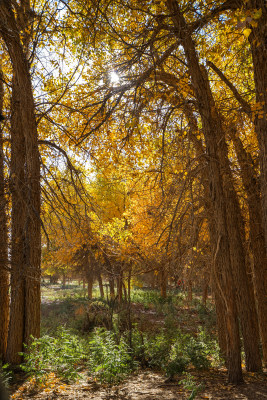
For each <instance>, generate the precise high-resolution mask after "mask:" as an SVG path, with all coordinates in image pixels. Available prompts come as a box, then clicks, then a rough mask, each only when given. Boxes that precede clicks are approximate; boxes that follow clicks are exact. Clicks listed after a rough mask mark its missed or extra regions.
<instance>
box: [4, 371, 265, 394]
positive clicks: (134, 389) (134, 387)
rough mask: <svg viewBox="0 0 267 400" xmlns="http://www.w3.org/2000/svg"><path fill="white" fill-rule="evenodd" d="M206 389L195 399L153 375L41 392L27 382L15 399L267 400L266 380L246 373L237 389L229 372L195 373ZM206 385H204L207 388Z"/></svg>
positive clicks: (52, 388)
mask: <svg viewBox="0 0 267 400" xmlns="http://www.w3.org/2000/svg"><path fill="white" fill-rule="evenodd" d="M193 375H194V378H195V379H196V383H199V384H200V385H202V386H203V389H202V390H201V391H200V392H199V393H197V394H196V395H194V393H193V394H192V391H191V390H185V389H184V388H183V386H182V385H179V383H178V382H179V378H177V379H175V380H174V381H173V382H166V379H165V377H164V376H163V375H162V374H159V373H153V372H151V371H144V372H140V373H139V374H136V375H133V376H131V377H130V378H129V379H127V380H125V381H124V382H123V383H121V384H120V385H116V386H108V385H103V384H97V383H96V382H94V381H90V380H84V381H80V382H78V383H77V382H76V383H75V384H74V383H73V384H63V383H61V384H60V383H58V384H57V385H54V384H52V385H51V386H50V387H46V388H45V389H40V388H38V386H35V385H32V384H31V382H29V381H26V382H25V383H24V384H22V385H21V386H20V387H19V388H17V389H16V390H15V392H14V393H13V395H12V399H14V400H15V399H16V400H24V399H34V400H53V399H62V400H63V399H64V400H76V399H90V400H189V399H190V400H191V399H192V400H193V399H195V400H200V399H210V400H266V399H267V382H266V379H265V378H264V376H262V375H257V376H256V375H255V374H251V373H250V374H249V373H245V374H244V375H245V376H244V378H245V383H244V384H242V385H238V386H234V385H229V384H227V383H226V381H227V377H226V372H225V371H218V370H212V371H211V370H209V371H205V372H203V371H202V372H199V371H198V372H196V371H194V373H193ZM203 383H204V384H203Z"/></svg>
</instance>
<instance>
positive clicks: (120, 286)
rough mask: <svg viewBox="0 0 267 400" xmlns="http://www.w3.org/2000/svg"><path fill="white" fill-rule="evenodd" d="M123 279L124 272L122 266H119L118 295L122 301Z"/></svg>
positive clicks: (119, 300)
mask: <svg viewBox="0 0 267 400" xmlns="http://www.w3.org/2000/svg"><path fill="white" fill-rule="evenodd" d="M122 281H123V272H122V269H121V267H119V272H118V275H117V296H118V302H119V303H121V302H122Z"/></svg>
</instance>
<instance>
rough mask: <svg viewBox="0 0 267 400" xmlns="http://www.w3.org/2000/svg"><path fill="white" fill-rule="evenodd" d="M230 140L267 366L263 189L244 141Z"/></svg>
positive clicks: (266, 267) (266, 266)
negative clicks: (242, 192)
mask: <svg viewBox="0 0 267 400" xmlns="http://www.w3.org/2000/svg"><path fill="white" fill-rule="evenodd" d="M231 138H232V141H233V143H234V148H235V152H236V155H237V159H238V163H239V165H240V170H241V177H242V182H243V186H244V189H245V192H246V194H247V204H248V210H249V227H250V243H251V250H252V255H253V261H252V273H253V285H254V290H255V299H256V303H257V310H258V317H259V328H260V336H261V342H262V351H263V361H264V363H265V364H266V365H267V329H266V327H267V297H266V293H267V257H266V254H265V240H264V229H263V221H262V209H261V196H260V187H259V182H258V178H257V174H256V172H255V170H254V167H253V162H252V158H251V156H250V154H249V153H248V152H247V151H246V150H245V148H244V146H243V143H242V141H241V139H240V138H239V137H238V136H237V135H236V134H235V132H233V134H232V135H231Z"/></svg>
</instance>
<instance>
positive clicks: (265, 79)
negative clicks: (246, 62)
mask: <svg viewBox="0 0 267 400" xmlns="http://www.w3.org/2000/svg"><path fill="white" fill-rule="evenodd" d="M244 7H245V9H246V10H247V11H248V12H250V13H251V14H249V15H251V16H252V15H253V14H254V12H255V10H261V13H262V15H261V18H260V19H259V20H257V24H255V25H254V26H250V28H251V30H252V31H251V33H250V35H249V42H250V48H251V53H252V60H253V68H254V81H255V90H256V102H257V104H258V105H259V106H260V110H259V112H257V113H256V112H255V115H253V117H254V124H255V130H256V133H257V136H258V141H259V150H260V168H261V193H262V216H263V227H264V229H265V246H266V249H267V39H266V38H267V24H266V20H267V4H266V0H248V1H244ZM265 251H266V250H265Z"/></svg>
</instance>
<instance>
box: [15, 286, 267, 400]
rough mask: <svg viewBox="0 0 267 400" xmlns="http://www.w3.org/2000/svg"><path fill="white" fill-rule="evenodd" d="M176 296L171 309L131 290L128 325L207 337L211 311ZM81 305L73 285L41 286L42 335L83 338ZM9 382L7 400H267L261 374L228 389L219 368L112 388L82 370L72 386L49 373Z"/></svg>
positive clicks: (143, 376) (140, 377) (143, 373)
mask: <svg viewBox="0 0 267 400" xmlns="http://www.w3.org/2000/svg"><path fill="white" fill-rule="evenodd" d="M81 294H82V295H81ZM178 296H180V297H181V299H180V300H181V301H180V300H179V299H178V300H179V301H178V302H176V305H175V307H173V304H172V303H171V304H166V303H164V304H161V303H160V302H158V300H156V298H154V299H153V296H152V295H150V294H149V293H148V292H147V293H145V292H144V293H141V292H140V291H137V292H136V293H134V294H133V302H132V310H131V312H132V318H133V320H134V321H135V323H137V324H138V327H139V328H140V329H141V330H143V331H146V332H150V331H151V332H153V331H156V330H158V329H161V328H162V327H165V328H164V329H166V327H170V326H171V329H173V324H175V325H177V326H178V329H182V330H183V331H184V332H188V333H190V334H194V332H196V331H197V329H198V327H199V326H201V327H202V328H203V327H204V328H205V329H207V330H208V331H209V332H213V330H214V328H215V318H214V317H215V315H214V312H213V311H214V310H212V307H210V311H209V312H206V311H207V310H206V311H205V309H203V307H201V304H200V302H199V300H197V299H196V301H195V303H194V302H193V303H192V304H188V302H187V301H186V299H185V298H184V297H183V295H182V293H180V294H179V295H178ZM153 301H154V304H152V302H153ZM86 302H87V300H86V297H85V294H84V293H83V292H82V289H81V288H79V287H78V286H77V285H76V286H75V287H74V286H73V287H72V286H69V287H67V288H65V289H62V288H61V287H60V286H59V285H54V286H49V285H48V286H45V287H43V290H42V331H43V334H47V333H49V334H51V336H52V335H53V330H55V329H56V328H57V327H58V326H65V327H68V328H71V329H75V330H81V331H83V333H82V334H83V335H87V332H84V330H85V325H84V321H85V319H84V317H85V316H84V309H85V308H84V307H85V304H86ZM210 304H211V302H210ZM170 312H171V320H170ZM177 326H176V328H177ZM176 328H175V329H176ZM168 329H169V328H168ZM14 378H15V379H13V383H11V385H10V392H11V393H12V399H13V400H24V399H33V400H37V399H38V400H52V399H65V400H75V399H90V400H112V399H113V400H116V399H117V400H193V399H196V400H200V399H210V400H234V399H235V400H267V380H266V373H261V374H255V373H247V372H244V384H241V385H238V386H234V385H229V384H227V373H226V370H225V369H224V368H223V366H222V365H217V366H216V367H214V366H213V367H210V368H209V369H208V370H197V369H196V368H194V367H189V369H187V372H186V373H184V374H180V375H175V376H174V378H173V380H171V381H169V380H168V379H166V376H165V375H164V373H163V372H157V371H155V370H154V371H152V370H151V369H149V368H144V369H143V368H141V369H140V368H139V369H137V370H136V371H135V372H134V373H132V374H129V376H128V377H127V378H126V379H125V380H123V382H121V383H119V384H117V385H113V386H112V385H108V384H105V383H99V382H98V381H97V380H96V379H95V378H94V377H92V376H88V373H87V372H86V371H82V372H81V374H80V378H79V379H78V380H76V381H72V382H71V381H69V382H66V380H64V379H62V378H60V377H58V376H57V375H56V374H53V372H52V373H51V374H50V377H49V378H48V379H47V380H46V382H45V384H42V385H40V383H39V384H38V383H37V380H36V379H35V377H34V376H33V377H31V378H26V377H25V375H24V376H23V375H22V374H18V375H17V376H15V377H14ZM188 381H189V384H188Z"/></svg>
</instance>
